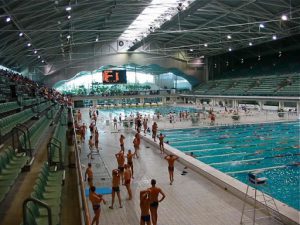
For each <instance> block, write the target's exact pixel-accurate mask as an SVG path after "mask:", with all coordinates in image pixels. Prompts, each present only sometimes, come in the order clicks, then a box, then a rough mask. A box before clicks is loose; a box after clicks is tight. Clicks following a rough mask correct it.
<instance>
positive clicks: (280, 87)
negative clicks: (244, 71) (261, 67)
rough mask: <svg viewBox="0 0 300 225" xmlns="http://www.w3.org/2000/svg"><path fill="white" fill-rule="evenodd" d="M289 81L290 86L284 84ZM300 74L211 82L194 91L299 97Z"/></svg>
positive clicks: (198, 92) (200, 92)
mask: <svg viewBox="0 0 300 225" xmlns="http://www.w3.org/2000/svg"><path fill="white" fill-rule="evenodd" d="M287 79H291V84H288V83H287V82H285V81H286V80H287ZM299 87H300V74H299V73H295V74H286V75H280V76H278V75H276V76H275V75H274V76H263V77H247V78H235V79H222V80H212V81H208V82H207V83H205V84H201V85H200V86H199V87H197V88H196V89H195V90H194V94H198V95H260V96H297V95H299Z"/></svg>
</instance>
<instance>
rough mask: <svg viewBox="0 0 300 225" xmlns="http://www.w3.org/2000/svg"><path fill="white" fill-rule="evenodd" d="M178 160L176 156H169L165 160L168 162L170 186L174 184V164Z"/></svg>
mask: <svg viewBox="0 0 300 225" xmlns="http://www.w3.org/2000/svg"><path fill="white" fill-rule="evenodd" d="M177 159H178V156H175V155H172V154H171V155H167V156H166V157H165V160H167V161H168V164H169V166H168V171H169V178H170V185H172V184H173V181H174V162H175V161H176V160H177Z"/></svg>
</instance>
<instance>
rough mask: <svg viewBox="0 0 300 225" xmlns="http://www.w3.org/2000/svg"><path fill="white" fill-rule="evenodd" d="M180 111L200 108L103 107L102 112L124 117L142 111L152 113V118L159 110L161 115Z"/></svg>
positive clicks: (190, 111)
mask: <svg viewBox="0 0 300 225" xmlns="http://www.w3.org/2000/svg"><path fill="white" fill-rule="evenodd" d="M180 111H187V112H189V113H193V112H197V111H198V109H195V108H189V107H177V106H158V107H151V108H150V107H149V108H147V107H143V108H141V107H133V108H110V109H101V110H100V113H101V114H103V115H104V116H106V117H108V116H109V114H110V113H111V114H112V117H115V116H116V117H119V115H120V114H121V115H122V117H123V118H124V117H125V115H127V116H130V114H133V115H134V116H135V115H136V114H137V113H140V114H141V115H143V116H144V115H147V116H148V115H150V116H151V118H152V116H153V114H154V113H157V112H159V113H160V114H161V115H163V116H165V115H167V114H169V112H175V113H176V114H178V113H179V112H180Z"/></svg>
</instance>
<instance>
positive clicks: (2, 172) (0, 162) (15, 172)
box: [0, 146, 29, 202]
mask: <svg viewBox="0 0 300 225" xmlns="http://www.w3.org/2000/svg"><path fill="white" fill-rule="evenodd" d="M28 160H29V158H28V157H27V156H26V155H25V154H16V153H15V151H14V150H13V148H12V147H10V146H9V147H7V148H6V149H5V150H4V151H2V152H1V153H0V202H1V201H2V200H3V199H4V198H5V196H6V194H7V193H8V191H9V190H10V189H11V187H12V185H13V184H14V183H15V180H16V179H17V177H18V176H19V174H20V173H21V170H22V168H23V167H24V166H25V164H26V163H27V162H28Z"/></svg>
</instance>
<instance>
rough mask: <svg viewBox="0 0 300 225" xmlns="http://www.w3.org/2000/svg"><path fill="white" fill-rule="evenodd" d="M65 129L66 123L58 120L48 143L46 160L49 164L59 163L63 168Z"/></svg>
mask: <svg viewBox="0 0 300 225" xmlns="http://www.w3.org/2000/svg"><path fill="white" fill-rule="evenodd" d="M66 130H67V128H66V124H64V123H62V122H61V121H60V122H59V123H58V125H57V127H56V129H55V131H54V134H53V137H52V138H51V140H50V142H49V143H48V162H49V164H50V165H60V167H61V168H63V164H64V159H65V152H66Z"/></svg>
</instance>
